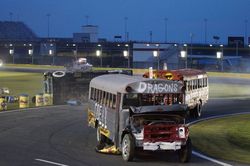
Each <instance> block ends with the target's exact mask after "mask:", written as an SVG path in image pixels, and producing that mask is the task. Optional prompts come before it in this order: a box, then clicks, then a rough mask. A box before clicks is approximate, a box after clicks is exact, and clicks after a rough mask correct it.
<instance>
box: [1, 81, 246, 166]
mask: <svg viewBox="0 0 250 166" xmlns="http://www.w3.org/2000/svg"><path fill="white" fill-rule="evenodd" d="M225 80H226V81H229V80H227V79H225ZM225 80H223V82H224V81H225ZM210 81H214V82H216V81H220V80H218V79H217V78H212V79H210ZM246 81H247V84H248V83H249V80H245V79H238V80H236V82H237V84H246ZM233 83H235V82H233ZM240 112H250V98H245V97H244V98H234V99H210V100H209V102H208V103H207V104H206V105H205V106H204V109H203V118H206V117H211V116H215V115H226V114H232V113H240ZM95 145H96V133H95V130H94V129H92V128H89V127H88V126H87V114H86V105H81V106H55V107H43V108H42V107H41V108H35V109H31V110H17V111H7V112H0V166H33V165H34V166H53V165H58V166H110V165H128V166H130V165H131V166H134V165H138V166H147V165H150V166H161V165H170V166H172V165H173V166H178V165H181V166H183V165H187V166H191V165H192V166H200V165H204V166H211V165H217V164H216V163H214V162H211V161H208V160H205V159H202V158H200V157H197V156H196V155H193V156H192V159H191V161H190V163H187V164H181V163H179V162H178V158H177V155H176V154H175V153H173V152H164V153H163V152H160V153H158V152H157V153H149V152H147V153H140V154H139V155H138V157H137V158H136V159H135V161H134V162H130V163H126V162H124V161H123V160H122V157H121V156H120V155H105V154H100V153H96V152H95V151H94V147H95ZM222 162H225V163H227V164H231V165H239V166H240V165H243V164H239V163H233V162H230V161H222Z"/></svg>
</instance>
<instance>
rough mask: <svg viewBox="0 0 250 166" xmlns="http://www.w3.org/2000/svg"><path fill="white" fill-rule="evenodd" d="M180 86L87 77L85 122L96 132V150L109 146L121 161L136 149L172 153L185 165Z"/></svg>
mask: <svg viewBox="0 0 250 166" xmlns="http://www.w3.org/2000/svg"><path fill="white" fill-rule="evenodd" d="M182 87H183V83H182V82H180V81H172V80H162V79H148V78H143V77H140V76H128V75H123V74H110V75H102V76H98V77H95V78H93V79H92V80H91V82H90V87H89V108H88V124H89V126H91V127H93V128H96V130H97V141H98V145H97V147H96V150H97V151H98V152H105V149H109V147H110V146H111V147H114V148H115V149H117V151H120V152H121V154H122V157H123V159H124V160H125V161H132V160H133V158H134V156H135V154H136V149H138V148H140V149H143V150H144V151H156V150H170V151H176V152H178V155H179V159H180V161H181V162H188V161H189V160H190V158H191V152H192V144H191V139H190V138H189V129H188V127H187V125H185V116H186V113H187V111H186V109H187V106H186V105H184V104H182ZM170 100H171V101H172V102H171V103H170Z"/></svg>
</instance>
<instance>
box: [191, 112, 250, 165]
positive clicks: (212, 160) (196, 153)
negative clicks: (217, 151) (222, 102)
mask: <svg viewBox="0 0 250 166" xmlns="http://www.w3.org/2000/svg"><path fill="white" fill-rule="evenodd" d="M243 114H250V112H241V113H234V114H227V115H218V116H211V117H208V118H203V119H199V120H196V121H193V122H191V123H188V124H187V125H188V126H191V125H193V124H195V123H199V122H202V121H207V120H211V119H217V118H224V117H229V116H234V115H243ZM192 154H193V155H195V156H198V157H200V158H203V159H205V160H208V161H211V162H213V163H216V164H219V165H222V166H232V165H230V164H227V163H224V162H221V161H218V160H216V159H213V158H211V157H208V156H205V155H204V154H201V153H198V152H196V151H192Z"/></svg>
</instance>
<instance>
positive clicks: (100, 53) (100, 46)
mask: <svg viewBox="0 0 250 166" xmlns="http://www.w3.org/2000/svg"><path fill="white" fill-rule="evenodd" d="M98 47H99V48H98V49H97V50H96V56H97V57H100V66H101V67H102V45H100V44H98Z"/></svg>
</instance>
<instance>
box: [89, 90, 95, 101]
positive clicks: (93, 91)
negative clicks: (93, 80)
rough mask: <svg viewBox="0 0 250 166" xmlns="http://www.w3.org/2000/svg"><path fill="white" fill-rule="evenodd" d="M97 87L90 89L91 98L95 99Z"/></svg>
mask: <svg viewBox="0 0 250 166" xmlns="http://www.w3.org/2000/svg"><path fill="white" fill-rule="evenodd" d="M94 94H95V89H94V88H91V90H90V99H92V100H94Z"/></svg>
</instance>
